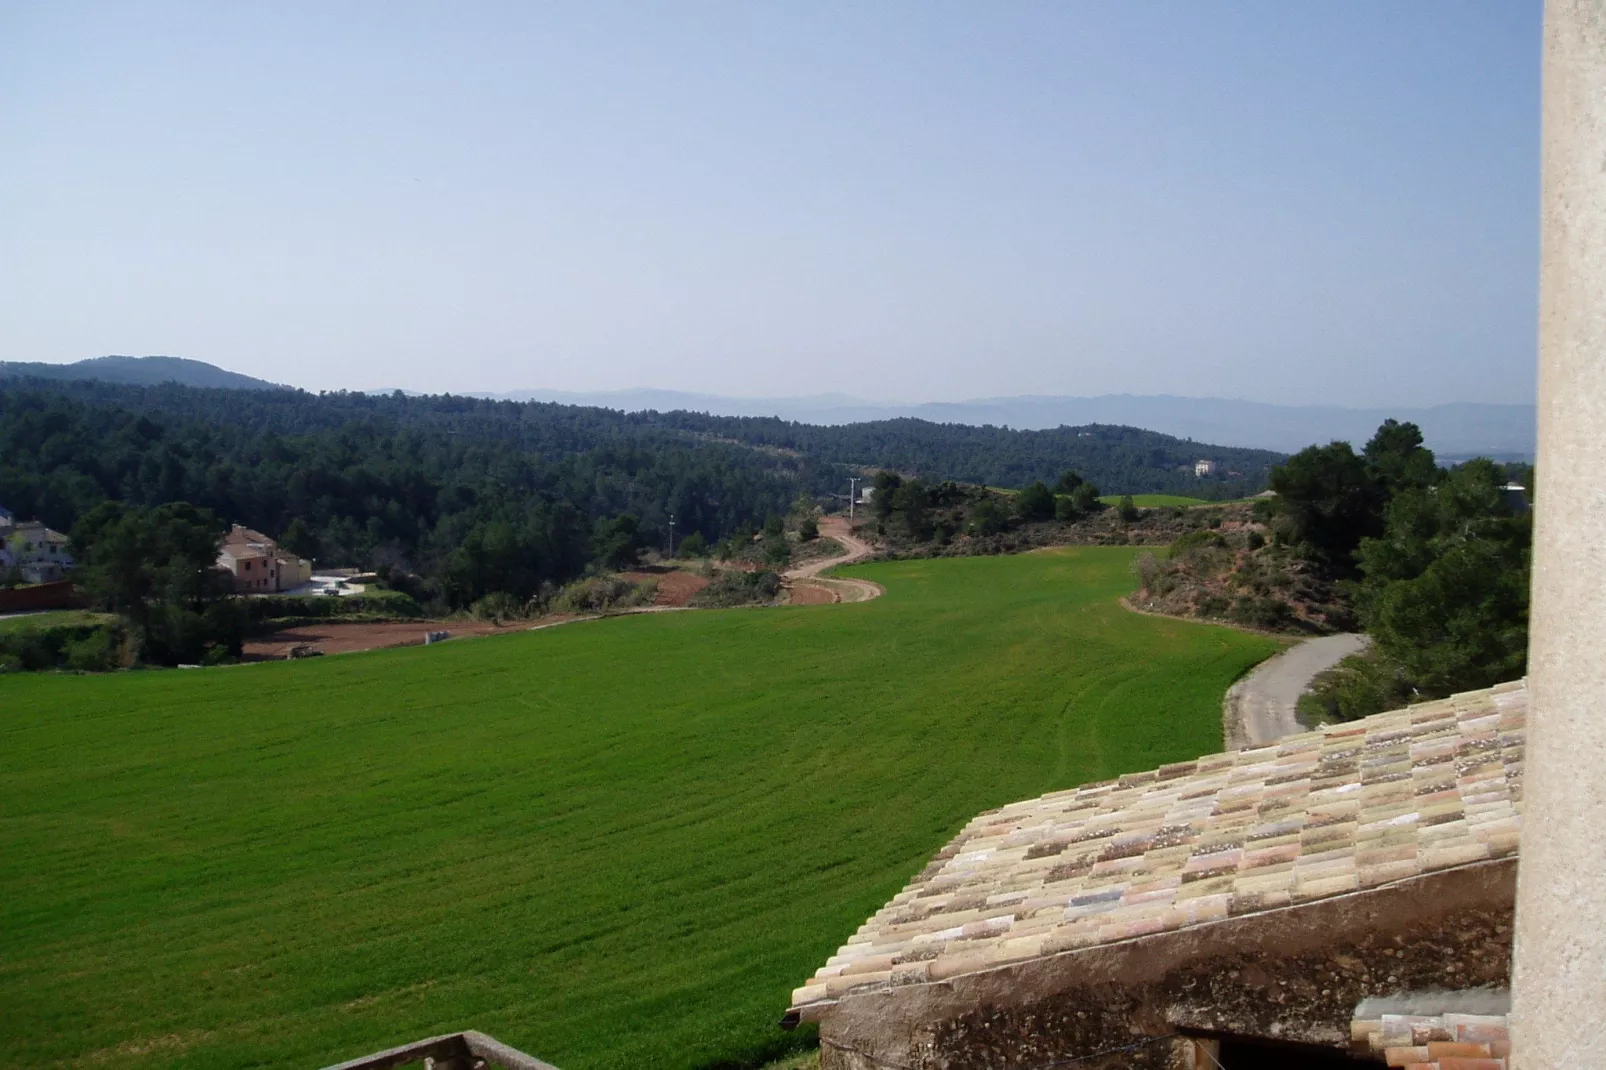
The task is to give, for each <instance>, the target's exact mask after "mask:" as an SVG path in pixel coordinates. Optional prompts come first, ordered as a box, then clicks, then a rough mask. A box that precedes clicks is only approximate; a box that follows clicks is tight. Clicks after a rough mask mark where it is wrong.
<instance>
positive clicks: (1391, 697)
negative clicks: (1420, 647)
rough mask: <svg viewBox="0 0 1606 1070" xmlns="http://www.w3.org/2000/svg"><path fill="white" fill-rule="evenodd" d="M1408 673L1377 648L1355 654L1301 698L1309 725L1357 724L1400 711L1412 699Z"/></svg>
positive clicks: (1329, 672)
mask: <svg viewBox="0 0 1606 1070" xmlns="http://www.w3.org/2000/svg"><path fill="white" fill-rule="evenodd" d="M1412 697H1413V695H1412V688H1411V684H1410V681H1409V680H1407V679H1406V676H1405V673H1404V672H1403V671H1402V670H1401V669H1400V667H1399V666H1398V665H1396V664H1395V663H1394V662H1393V661H1391V660H1390V659H1389V658H1388V657H1386V656H1385V655H1384V654H1383V653H1382V652H1381V651H1379V650H1378V649H1377V648H1376V647H1372V648H1371V649H1369V650H1367V651H1365V652H1364V653H1361V654H1352V655H1351V656H1349V657H1347V658H1345V659H1344V660H1343V661H1341V662H1339V663H1338V664H1337V665H1335V666H1334V667H1333V668H1331V669H1329V670H1327V671H1326V672H1324V673H1322V674H1321V675H1320V676H1318V677H1317V678H1316V679H1315V680H1314V681H1312V682H1311V686H1310V690H1309V691H1307V692H1306V693H1305V694H1303V695H1301V696H1300V698H1299V712H1300V715H1301V716H1302V717H1303V718H1304V720H1305V721H1306V723H1307V724H1314V723H1318V722H1322V721H1354V720H1358V719H1359V718H1362V717H1370V716H1371V715H1372V714H1374V713H1382V712H1383V711H1384V710H1393V709H1398V708H1399V707H1401V706H1404V705H1406V704H1407V703H1409V702H1410V701H1411V699H1412Z"/></svg>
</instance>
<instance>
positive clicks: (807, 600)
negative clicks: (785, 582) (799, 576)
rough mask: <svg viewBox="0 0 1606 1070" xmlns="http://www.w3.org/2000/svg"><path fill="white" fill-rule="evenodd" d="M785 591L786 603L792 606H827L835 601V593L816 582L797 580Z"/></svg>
mask: <svg viewBox="0 0 1606 1070" xmlns="http://www.w3.org/2000/svg"><path fill="white" fill-rule="evenodd" d="M787 591H788V592H789V593H788V597H787V602H788V603H789V604H790V605H794V606H828V605H831V604H832V603H834V602H836V601H837V595H836V592H835V591H833V590H831V589H830V588H829V587H827V586H825V585H824V584H822V583H820V582H818V581H816V580H797V581H795V582H793V583H792V584H791V585H790V586H789V587H788V588H787Z"/></svg>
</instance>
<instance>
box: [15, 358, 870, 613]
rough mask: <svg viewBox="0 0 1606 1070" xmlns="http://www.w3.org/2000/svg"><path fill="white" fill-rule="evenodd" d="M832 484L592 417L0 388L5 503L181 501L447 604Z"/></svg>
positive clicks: (758, 455) (635, 422)
mask: <svg viewBox="0 0 1606 1070" xmlns="http://www.w3.org/2000/svg"><path fill="white" fill-rule="evenodd" d="M838 475H839V473H838V472H837V471H836V470H835V469H830V468H826V469H820V468H817V467H816V466H814V465H812V464H811V463H810V462H809V461H808V460H806V459H799V458H796V457H791V456H783V455H778V454H775V453H773V452H763V451H759V450H754V449H750V448H746V447H743V446H737V445H730V444H726V443H719V442H713V441H709V440H707V439H706V438H700V437H697V436H694V435H692V434H691V433H689V432H688V431H686V430H684V429H679V428H672V427H665V426H661V425H658V424H654V423H653V422H652V421H649V420H645V419H641V418H638V417H634V416H625V415H623V414H620V413H614V412H608V411H606V410H600V409H581V408H574V407H568V406H560V405H539V404H514V403H510V402H493V401H481V400H476V399H472V398H455V397H435V398H406V397H402V396H399V395H395V396H390V397H374V396H367V395H363V394H326V395H319V396H313V395H309V394H305V393H302V392H299V391H292V390H284V391H272V392H267V391H231V390H196V389H187V388H183V387H178V386H165V387H150V388H140V387H128V386H116V385H112V384H107V383H89V382H79V383H67V382H63V383H41V382H37V381H33V382H23V381H17V380H8V381H5V382H4V383H0V502H4V503H5V504H6V505H7V506H8V507H9V508H11V509H12V510H14V511H16V512H18V513H19V514H21V515H24V516H35V515H36V516H38V517H39V518H40V519H41V520H43V521H45V522H46V523H47V524H50V525H51V526H52V527H55V528H58V529H60V530H71V529H72V528H73V526H74V525H75V524H76V523H77V521H78V519H79V518H80V517H81V516H83V515H84V514H85V513H87V512H88V511H89V510H90V509H92V508H94V507H95V506H96V505H97V504H99V503H100V502H102V501H105V500H107V499H113V500H117V501H122V502H126V503H128V504H130V505H136V506H154V505H162V504H166V503H169V502H174V501H190V502H194V503H195V504H196V505H198V506H202V507H205V508H208V509H210V510H212V511H213V512H214V513H215V514H217V515H218V516H219V517H221V518H223V519H225V520H227V521H230V522H234V523H241V524H245V525H247V526H249V527H252V528H256V529H257V530H260V531H263V532H265V533H267V534H269V535H276V536H278V537H279V538H280V540H281V542H282V543H284V545H285V546H286V547H287V548H290V549H293V550H294V551H295V552H297V553H299V554H301V555H302V556H307V557H312V558H315V559H317V560H318V561H319V563H321V564H322V565H325V566H340V565H351V566H358V567H376V566H379V565H395V566H398V567H400V568H402V569H403V570H404V571H405V572H407V573H409V574H413V575H419V576H422V577H424V579H425V581H427V585H428V586H429V587H430V589H431V594H432V597H438V598H439V599H440V600H441V601H443V602H446V603H447V604H448V605H450V606H466V605H469V604H470V603H472V602H474V601H475V600H477V599H478V598H480V597H482V596H483V595H485V594H487V593H490V591H491V590H493V589H503V585H507V586H506V587H505V589H506V590H508V592H509V593H512V594H514V595H515V596H517V597H521V598H522V597H526V596H528V595H529V593H530V592H531V591H532V590H533V589H534V588H535V586H537V585H538V584H539V583H542V582H554V583H561V582H563V581H564V580H566V579H569V578H571V577H573V576H576V575H578V574H580V573H581V572H582V571H583V570H584V569H585V567H586V566H587V565H588V564H589V563H590V562H591V561H592V560H593V554H592V547H591V545H590V543H591V539H592V537H593V535H594V533H595V525H596V524H597V523H598V522H599V521H602V522H606V521H608V520H610V519H611V518H613V517H616V516H618V515H620V514H626V513H627V514H629V515H631V516H634V517H636V518H637V520H638V534H639V537H640V540H641V541H642V542H643V543H645V544H650V545H660V544H662V542H663V540H664V538H665V536H666V535H667V533H668V516H669V514H670V513H674V514H675V516H676V518H677V525H678V530H679V531H681V532H685V533H691V532H700V533H702V534H703V536H704V537H705V538H708V539H714V538H719V537H722V536H725V535H728V534H729V533H731V532H732V531H734V530H736V529H737V528H741V527H748V528H749V529H750V528H751V526H752V525H754V524H756V523H758V522H759V521H761V520H762V519H763V518H764V517H765V516H767V515H769V514H771V513H776V512H780V511H783V510H785V509H786V508H787V506H788V503H789V502H790V501H791V500H792V499H793V498H795V497H796V496H797V495H798V493H799V490H800V488H801V489H804V490H808V489H811V488H815V487H829V488H832V489H834V488H835V487H836V486H837V485H838V483H839V482H840V480H839V478H838ZM476 532H477V534H475V533H476ZM465 547H467V548H469V549H468V552H467V553H460V552H459V551H462V550H464V549H465ZM604 549H605V550H611V549H613V543H611V542H610V543H609V545H608V546H607V547H604ZM621 555H623V551H622V550H621Z"/></svg>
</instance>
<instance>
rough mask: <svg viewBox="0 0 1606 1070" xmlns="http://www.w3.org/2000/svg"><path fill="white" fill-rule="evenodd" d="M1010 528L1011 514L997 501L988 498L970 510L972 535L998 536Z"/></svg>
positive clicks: (969, 528)
mask: <svg viewBox="0 0 1606 1070" xmlns="http://www.w3.org/2000/svg"><path fill="white" fill-rule="evenodd" d="M1008 527H1009V514H1008V513H1006V512H1005V511H1004V508H1003V506H1001V505H999V504H998V501H997V499H995V498H992V497H987V498H984V499H982V500H981V501H979V502H977V503H976V505H975V506H974V507H973V508H972V509H971V510H970V524H969V526H968V531H969V533H970V534H971V535H997V534H998V533H999V532H1001V531H1004V530H1005V529H1006V528H1008Z"/></svg>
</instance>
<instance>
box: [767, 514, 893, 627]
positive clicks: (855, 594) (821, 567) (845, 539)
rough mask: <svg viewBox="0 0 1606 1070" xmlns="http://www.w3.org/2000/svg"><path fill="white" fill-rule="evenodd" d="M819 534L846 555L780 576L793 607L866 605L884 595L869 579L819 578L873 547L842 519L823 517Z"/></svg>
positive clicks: (869, 553) (871, 552)
mask: <svg viewBox="0 0 1606 1070" xmlns="http://www.w3.org/2000/svg"><path fill="white" fill-rule="evenodd" d="M820 534H821V535H824V536H827V537H828V538H832V539H835V540H836V541H837V542H839V543H841V544H842V546H843V548H845V549H846V550H847V551H848V552H847V553H846V554H843V555H842V556H840V557H826V558H822V559H820V560H819V561H810V562H809V563H808V564H806V565H800V566H799V567H797V568H794V569H790V570H789V571H787V572H785V573H783V574H782V575H781V579H782V580H783V581H785V583H786V586H787V587H788V588H790V589H791V591H792V604H793V605H821V604H824V603H827V602H867V601H869V600H870V599H872V598H877V597H879V596H881V595H882V594H884V593H886V592H885V590H884V589H883V588H882V586H881V585H880V584H879V583H871V582H870V581H869V580H848V579H836V578H834V577H833V578H827V577H823V576H821V575H820V573H822V572H824V571H825V570H826V569H828V568H835V567H836V566H838V565H851V564H852V563H853V562H855V561H863V560H864V559H865V558H867V557H869V556H870V555H872V554H874V553H875V548H874V547H872V546H871V545H870V544H869V543H867V542H865V541H864V540H863V539H861V538H859V537H858V536H857V535H855V534H853V529H852V528H850V527H849V526H848V521H847V518H846V517H840V516H827V517H822V518H821V520H820Z"/></svg>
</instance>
